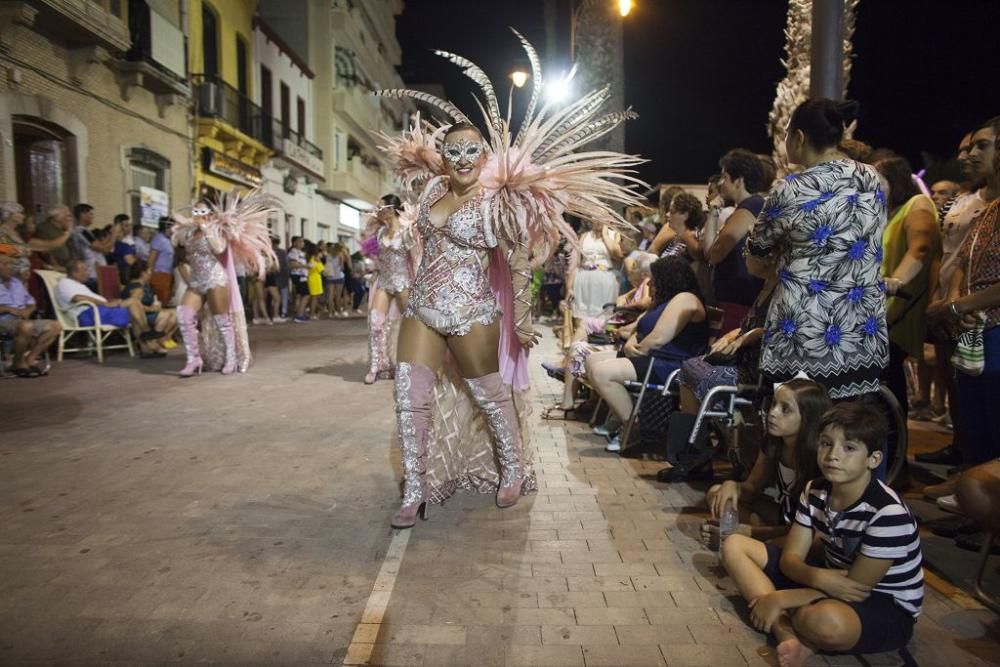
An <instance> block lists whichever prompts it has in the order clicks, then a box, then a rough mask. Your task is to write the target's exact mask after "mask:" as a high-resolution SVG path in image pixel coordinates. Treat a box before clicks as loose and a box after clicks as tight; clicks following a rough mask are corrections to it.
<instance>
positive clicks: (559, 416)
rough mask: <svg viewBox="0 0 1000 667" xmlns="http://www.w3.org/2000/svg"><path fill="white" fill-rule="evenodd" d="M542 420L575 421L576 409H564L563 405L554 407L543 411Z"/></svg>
mask: <svg viewBox="0 0 1000 667" xmlns="http://www.w3.org/2000/svg"><path fill="white" fill-rule="evenodd" d="M542 419H549V420H552V421H563V422H566V421H575V420H576V408H564V407H562V406H561V405H552V406H549V407H547V408H545V409H544V410H542Z"/></svg>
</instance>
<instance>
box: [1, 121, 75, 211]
mask: <svg viewBox="0 0 1000 667" xmlns="http://www.w3.org/2000/svg"><path fill="white" fill-rule="evenodd" d="M13 120H14V122H13V125H14V163H15V165H16V169H15V175H16V178H17V199H18V201H19V202H20V203H21V205H22V206H24V210H25V211H26V212H27V213H30V214H32V215H34V216H35V217H36V219H38V220H41V219H42V217H44V215H45V213H46V211H48V209H50V208H51V207H53V206H58V205H61V204H72V203H73V202H74V201H75V198H76V188H71V187H70V170H69V146H68V145H67V144H68V139H69V135H68V133H66V132H65V131H64V130H62V128H60V127H58V126H55V125H52V124H51V123H47V122H45V121H43V120H41V119H34V118H30V117H18V116H15V117H14V119H13Z"/></svg>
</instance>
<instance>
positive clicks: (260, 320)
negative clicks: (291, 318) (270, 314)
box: [253, 317, 271, 324]
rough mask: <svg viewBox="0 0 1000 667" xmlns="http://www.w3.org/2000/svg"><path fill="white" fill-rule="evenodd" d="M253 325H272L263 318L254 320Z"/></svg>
mask: <svg viewBox="0 0 1000 667" xmlns="http://www.w3.org/2000/svg"><path fill="white" fill-rule="evenodd" d="M253 323H254V324H270V323H271V320H266V319H264V318H263V317H255V318H253Z"/></svg>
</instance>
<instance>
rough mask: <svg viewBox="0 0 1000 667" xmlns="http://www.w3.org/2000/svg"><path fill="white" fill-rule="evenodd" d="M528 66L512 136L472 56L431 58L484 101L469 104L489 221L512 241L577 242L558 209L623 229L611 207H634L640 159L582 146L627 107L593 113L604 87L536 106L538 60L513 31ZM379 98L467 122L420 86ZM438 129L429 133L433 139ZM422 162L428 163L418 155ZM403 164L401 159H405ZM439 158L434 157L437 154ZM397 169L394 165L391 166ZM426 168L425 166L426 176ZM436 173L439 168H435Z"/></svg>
mask: <svg viewBox="0 0 1000 667" xmlns="http://www.w3.org/2000/svg"><path fill="white" fill-rule="evenodd" d="M514 34H515V35H517V38H518V39H519V40H520V41H521V46H522V47H523V48H524V51H525V53H526V54H527V56H528V60H529V62H530V63H531V70H532V81H533V88H532V92H531V98H530V99H529V102H528V107H527V110H526V112H525V116H524V119H523V120H522V121H521V125H520V127H519V128H518V132H517V135H516V136H512V134H511V128H510V105H508V109H507V117H506V118H503V117H501V115H500V109H499V104H498V103H497V96H496V93H495V92H494V90H493V86H492V84H491V83H490V80H489V77H487V76H486V74H485V73H484V72H483V70H482V69H481V68H479V67H478V66H476V65H475V63H472V62H471V61H469V60H467V59H465V58H463V57H461V56H457V55H455V54H452V53H448V52H445V51H437V52H435V53H437V54H438V55H440V56H442V57H444V58H446V59H448V60H450V61H451V62H453V63H455V64H456V65H458V66H459V67H461V68H462V71H463V73H464V74H465V75H466V76H468V77H469V78H470V79H472V80H473V81H474V82H475V83H476V84H477V85H478V86H479V88H480V90H481V91H482V95H483V99H484V100H485V102H484V101H480V100H479V98H476V103H477V105H478V106H479V109H480V111H481V112H482V114H483V117H484V119H485V121H486V125H487V127H488V128H489V131H488V140H489V143H490V147H491V149H492V154H491V155H490V157H489V159H488V160H487V163H486V165H485V166H484V168H483V172H482V176H481V177H480V181H481V182H482V184H483V185H484V187H486V188H487V189H488V190H489V191H491V192H492V193H493V195H494V196H493V197H492V206H493V214H494V224H495V225H496V227H497V229H498V231H500V232H501V233H502V234H503V235H504V236H505V237H506V238H508V239H510V240H515V241H524V240H527V241H530V242H531V243H532V245H535V244H536V243H551V241H552V239H554V238H555V237H557V236H558V235H560V234H561V235H563V236H566V237H567V238H568V239H570V240H571V241H574V242H575V240H576V234H575V233H574V232H573V229H572V228H571V227H570V226H569V224H567V223H566V221H565V220H564V219H563V214H564V213H570V214H573V215H577V216H580V217H581V218H584V219H587V220H604V221H606V222H608V223H610V224H612V225H614V226H618V227H625V228H629V227H631V225H629V223H628V222H626V221H625V219H624V218H622V216H621V215H620V214H619V213H618V212H617V211H616V210H615V208H614V207H615V206H616V205H624V206H634V205H636V204H639V203H640V202H641V200H642V197H641V196H640V195H639V194H638V193H637V192H636V188H645V187H647V186H646V184H645V183H644V182H642V181H641V180H639V179H638V178H636V177H635V176H634V173H635V172H634V167H635V166H637V165H639V164H641V163H642V162H644V161H645V160H643V159H642V158H639V157H637V156H634V155H626V154H624V153H618V152H614V151H581V149H582V148H583V147H584V146H585V145H586V144H588V143H590V142H591V141H594V140H595V139H597V138H599V137H602V136H604V135H605V134H607V133H608V132H611V131H612V130H613V129H615V128H616V127H617V126H618V125H619V124H621V123H622V122H624V121H626V120H628V119H631V118H636V117H637V115H636V114H635V113H634V112H632V110H631V109H629V110H626V111H622V112H616V113H610V114H604V115H600V110H601V108H602V107H603V106H604V105H605V103H606V102H607V101H608V98H609V97H610V93H609V92H608V88H604V89H602V90H596V91H593V92H590V93H588V94H587V95H584V96H583V97H582V98H580V99H579V100H577V101H576V102H574V103H572V104H569V105H566V106H561V107H557V106H556V104H555V103H554V102H548V103H546V104H543V105H542V106H541V108H540V109H539V108H538V99H539V96H540V94H541V90H542V85H543V81H542V67H541V60H540V59H539V57H538V54H537V53H536V52H535V49H534V47H532V46H531V44H530V43H529V42H528V40H526V39H525V38H524V37H523V36H522V35H521V34H520V33H519V32H517V31H516V30H514ZM375 94H376V95H381V96H383V97H393V98H404V97H409V98H413V99H416V100H418V101H422V102H425V103H427V104H431V105H433V106H436V107H437V108H439V109H441V110H443V111H444V112H445V113H447V114H448V115H449V116H450V117H451V118H452V120H454V121H455V122H468V121H469V119H468V117H466V116H465V115H464V114H463V113H462V112H461V111H459V110H458V109H457V107H455V105H454V104H452V103H450V102H447V101H444V100H441V99H440V98H437V97H434V96H433V95H429V94H428V93H424V92H421V91H415V90H406V89H398V88H397V89H392V90H380V91H376V93H375ZM415 131H416V132H418V133H419V132H421V130H420V128H419V124H418V127H416V128H411V130H410V131H409V133H408V134H407V133H404V134H403V136H402V137H400V138H399V139H398V140H397V141H398V142H412V141H413V140H414V136H418V137H420V138H421V139H423V140H424V143H423V144H422V147H423V148H425V149H426V148H428V147H429V144H428V143H427V142H426V139H427V136H426V134H418V135H414V132H415ZM437 132H440V130H437V131H435V133H434V134H432V135H431V138H432V139H435V143H436V141H437V139H438V138H439V136H438V134H437ZM416 150H417V149H416V148H410V149H406V150H403V149H401V148H400V147H399V145H398V144H397V145H395V146H394V147H393V148H392V150H391V151H390V155H391V156H392V157H393V158H394V159H396V155H397V154H407V155H409V154H413V153H415V152H416ZM424 162H425V163H428V162H429V161H428V160H426V159H425V160H424ZM412 163H413V162H412V161H410V162H409V163H408V164H412ZM438 163H440V158H438ZM397 171H399V168H398V167H397ZM431 171H432V170H426V171H425V173H430V172H431ZM438 173H440V172H438Z"/></svg>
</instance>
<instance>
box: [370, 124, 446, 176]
mask: <svg viewBox="0 0 1000 667" xmlns="http://www.w3.org/2000/svg"><path fill="white" fill-rule="evenodd" d="M445 129H446V128H445V127H444V126H439V127H434V126H432V125H431V124H430V123H428V122H426V121H422V120H421V119H420V114H419V113H417V114H416V115H415V117H414V120H413V125H412V126H411V127H410V129H408V130H403V131H402V132H401V133H400V134H399V135H398V136H392V135H388V134H384V133H380V135H379V136H380V137H381V138H382V141H383V142H384V143H383V145H381V146H379V148H380V149H381V150H382V151H383V152H384V153H385V154H386V155H388V156H389V159H390V160H392V164H393V173H394V174H395V176H396V179H397V180H398V181H399V184H400V187H402V188H403V190H405V191H406V192H407V193H408V194H411V195H413V194H416V193H417V192H419V191H420V189H421V188H422V187H423V185H424V183H426V182H427V181H428V179H430V178H432V177H434V176H438V175H440V174H443V173H444V164H443V162H442V161H441V152H440V149H441V146H440V144H441V138H442V137H443V135H444V131H445Z"/></svg>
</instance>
